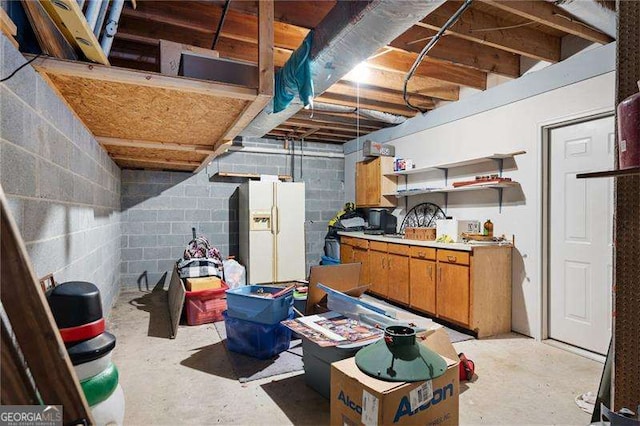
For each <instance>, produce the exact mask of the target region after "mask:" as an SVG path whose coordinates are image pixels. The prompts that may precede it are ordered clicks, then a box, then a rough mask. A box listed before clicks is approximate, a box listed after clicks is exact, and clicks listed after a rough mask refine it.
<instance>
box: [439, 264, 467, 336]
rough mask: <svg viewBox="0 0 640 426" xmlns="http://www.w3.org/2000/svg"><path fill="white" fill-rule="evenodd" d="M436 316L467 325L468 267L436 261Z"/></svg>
mask: <svg viewBox="0 0 640 426" xmlns="http://www.w3.org/2000/svg"><path fill="white" fill-rule="evenodd" d="M437 295H438V296H437V301H436V306H437V309H438V316H439V317H442V318H445V319H448V320H451V321H455V322H457V323H460V324H463V325H469V302H470V299H469V267H468V266H463V265H455V264H450V263H438V285H437Z"/></svg>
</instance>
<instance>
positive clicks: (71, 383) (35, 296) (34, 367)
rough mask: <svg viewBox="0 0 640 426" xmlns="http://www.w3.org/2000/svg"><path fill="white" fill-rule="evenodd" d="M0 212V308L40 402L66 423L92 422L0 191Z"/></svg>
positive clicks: (25, 251) (24, 248) (53, 321)
mask: <svg viewBox="0 0 640 426" xmlns="http://www.w3.org/2000/svg"><path fill="white" fill-rule="evenodd" d="M0 210H1V212H0V220H1V222H2V224H1V225H2V226H1V228H2V229H1V231H0V243H1V245H2V249H1V251H0V254H1V256H0V257H1V263H2V268H0V273H1V275H2V280H1V283H2V284H1V287H2V288H1V290H2V291H1V292H0V295H1V296H2V306H3V307H4V310H5V311H6V314H7V317H8V318H9V321H10V322H11V326H12V329H13V332H14V334H15V338H16V341H17V343H18V345H19V347H20V349H21V351H22V354H23V356H24V359H25V361H26V363H27V364H28V365H29V370H30V372H31V375H32V377H33V380H34V382H35V384H36V387H37V388H38V393H39V394H40V398H41V400H42V403H44V404H46V405H62V406H63V416H64V417H63V418H64V423H65V424H78V423H85V424H95V421H94V420H93V418H92V416H91V411H90V410H89V406H88V404H87V400H86V399H85V397H84V393H83V392H82V388H81V387H80V382H79V381H78V379H77V377H76V375H75V372H74V370H73V366H72V365H71V361H70V360H69V355H68V354H67V351H66V350H65V347H64V343H63V342H62V338H61V337H60V332H59V331H58V328H57V327H56V323H55V320H54V319H53V315H52V314H51V310H50V309H49V305H48V304H47V300H46V298H45V295H44V292H43V291H42V290H41V289H40V286H39V284H38V279H37V278H36V276H35V274H34V272H33V268H32V266H31V261H30V259H29V255H28V254H27V249H26V247H25V245H24V242H23V241H22V238H21V237H20V232H19V231H18V227H17V225H16V223H15V221H14V220H13V216H12V215H11V212H10V210H9V208H8V205H7V199H6V198H5V195H4V192H3V191H2V190H1V189H0ZM3 367H6V365H3ZM5 374H6V373H5Z"/></svg>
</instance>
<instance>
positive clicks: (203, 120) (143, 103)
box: [49, 74, 249, 146]
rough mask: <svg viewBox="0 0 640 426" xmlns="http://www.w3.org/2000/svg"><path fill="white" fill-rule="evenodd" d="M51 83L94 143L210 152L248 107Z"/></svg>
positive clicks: (84, 83) (83, 81)
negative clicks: (196, 147)
mask: <svg viewBox="0 0 640 426" xmlns="http://www.w3.org/2000/svg"><path fill="white" fill-rule="evenodd" d="M49 77H50V78H51V81H52V82H53V83H54V84H55V85H56V87H57V88H58V90H59V91H60V93H61V94H62V95H63V96H64V98H65V99H66V101H67V102H68V103H69V104H70V105H71V107H72V108H73V109H74V111H75V112H76V113H77V114H78V115H79V116H80V118H81V119H82V120H83V121H84V123H85V124H86V125H87V126H88V127H89V129H90V130H91V132H92V133H93V134H94V135H95V136H97V137H100V136H106V137H113V138H122V139H141V140H149V141H159V142H169V143H187V144H200V145H204V144H210V145H212V146H213V145H214V144H215V143H216V142H217V141H218V140H220V139H221V138H222V137H223V135H224V134H225V132H226V131H227V129H228V128H229V127H230V126H231V125H232V124H233V122H234V120H235V119H236V117H238V115H240V114H241V113H242V111H243V110H244V109H245V107H246V106H247V104H248V103H249V102H248V101H246V100H239V99H232V98H226V97H219V96H212V95H205V94H198V93H185V92H181V91H178V90H171V89H165V88H157V87H145V86H139V85H133V84H127V83H120V82H117V83H116V82H110V81H100V80H94V79H89V78H82V77H68V76H63V75H54V74H50V75H49Z"/></svg>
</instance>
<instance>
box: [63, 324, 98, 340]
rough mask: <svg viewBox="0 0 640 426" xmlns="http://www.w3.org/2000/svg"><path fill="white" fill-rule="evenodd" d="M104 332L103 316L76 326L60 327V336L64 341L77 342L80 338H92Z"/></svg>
mask: <svg viewBox="0 0 640 426" xmlns="http://www.w3.org/2000/svg"><path fill="white" fill-rule="evenodd" d="M102 333H104V318H100V319H99V320H97V321H93V322H90V323H88V324H82V325H79V326H77V327H67V328H61V329H60V336H61V337H62V341H63V342H65V343H73V342H79V341H81V340H88V339H93V338H94V337H96V336H98V335H100V334H102Z"/></svg>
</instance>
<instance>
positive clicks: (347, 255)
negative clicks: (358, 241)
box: [340, 237, 355, 263]
mask: <svg viewBox="0 0 640 426" xmlns="http://www.w3.org/2000/svg"><path fill="white" fill-rule="evenodd" d="M354 241H355V238H346V237H342V238H341V239H340V263H353V244H354Z"/></svg>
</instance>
